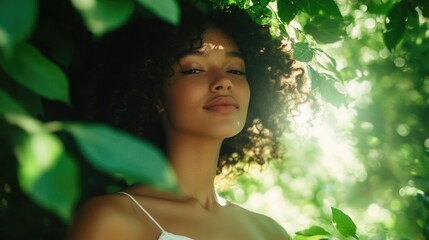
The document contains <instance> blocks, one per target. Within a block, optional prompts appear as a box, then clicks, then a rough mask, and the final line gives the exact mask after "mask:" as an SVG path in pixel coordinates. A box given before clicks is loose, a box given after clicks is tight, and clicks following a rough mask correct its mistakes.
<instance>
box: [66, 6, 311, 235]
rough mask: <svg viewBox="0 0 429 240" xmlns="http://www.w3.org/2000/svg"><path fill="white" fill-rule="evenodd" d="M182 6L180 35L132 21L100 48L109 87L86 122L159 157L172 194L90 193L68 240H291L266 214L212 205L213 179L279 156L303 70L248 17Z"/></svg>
mask: <svg viewBox="0 0 429 240" xmlns="http://www.w3.org/2000/svg"><path fill="white" fill-rule="evenodd" d="M182 9H183V13H182V15H183V17H182V21H181V26H180V27H179V28H174V27H172V26H170V25H168V24H166V23H162V22H158V21H156V20H147V19H145V20H141V19H140V20H139V19H135V20H133V21H132V22H131V23H130V24H128V25H127V27H125V28H124V29H122V30H121V31H120V32H118V33H117V34H116V35H115V34H114V35H112V36H110V38H109V39H106V40H105V45H103V49H107V51H103V52H105V53H106V52H107V53H106V55H101V58H103V59H108V60H109V61H108V62H109V64H112V65H111V66H108V65H106V64H103V65H102V69H103V70H102V71H101V72H102V73H100V74H97V78H98V79H102V80H101V81H103V82H105V83H106V82H108V81H107V80H108V79H110V80H111V79H116V80H117V81H116V83H115V84H114V86H113V89H115V93H114V94H112V97H110V99H111V104H105V106H108V107H106V108H104V109H99V106H97V108H98V109H99V113H98V115H97V116H99V117H96V118H95V119H97V120H103V121H106V122H109V123H111V124H112V125H114V126H116V127H118V128H121V129H123V130H125V131H129V132H131V133H133V134H135V135H137V136H140V137H142V138H145V139H147V140H149V141H151V142H152V143H154V144H155V145H157V146H159V147H160V148H161V149H163V150H164V152H165V154H166V156H167V159H168V161H169V163H170V164H171V166H172V168H173V170H174V172H175V174H176V176H177V183H178V186H179V189H180V194H179V195H177V194H174V193H169V192H162V191H158V190H156V189H152V188H150V187H147V186H144V185H135V186H132V187H130V188H128V189H125V190H124V191H123V192H120V193H116V194H110V195H104V196H100V197H95V198H93V199H91V200H89V201H88V202H86V203H85V204H84V205H83V206H82V207H81V208H80V211H79V213H78V214H77V215H76V218H75V221H74V223H73V226H72V229H71V231H70V236H69V238H70V239H80V240H85V239H122V240H123V239H140V240H142V239H154V240H155V239H160V240H161V239H163V240H166V239H270V240H273V239H288V235H287V233H286V231H285V230H284V229H283V228H282V227H281V226H280V225H279V224H278V223H276V222H275V221H274V220H272V219H271V218H269V217H267V216H264V215H261V214H258V213H254V212H251V211H249V210H247V209H245V208H243V207H240V206H238V205H236V204H233V203H230V202H228V201H226V200H224V199H222V198H220V197H219V196H218V195H217V194H216V191H215V186H214V179H215V176H216V175H217V174H221V173H222V172H228V173H229V172H242V171H244V169H245V168H246V167H247V166H248V165H249V164H253V163H257V164H260V165H263V164H264V163H265V162H266V161H267V160H269V159H277V158H281V147H280V146H279V144H278V139H279V137H280V134H281V133H282V132H283V131H284V129H285V122H286V116H287V114H288V112H289V111H290V106H291V104H293V103H296V102H297V101H302V100H303V98H305V93H303V92H302V90H303V88H304V81H303V79H302V78H301V77H300V76H301V74H302V73H301V72H300V71H298V70H296V69H293V68H292V63H293V61H292V60H291V59H290V56H289V55H288V54H287V53H286V52H285V51H283V49H282V48H281V44H280V43H281V42H280V41H279V40H274V39H271V37H270V33H269V29H268V28H266V27H264V26H259V25H257V24H255V23H254V22H253V21H252V19H251V18H250V17H249V16H248V15H247V13H246V12H244V11H242V10H239V9H237V8H235V7H228V8H227V9H222V10H216V11H214V12H212V13H211V14H202V13H200V12H199V11H197V10H194V9H191V8H185V7H183V8H182ZM112 46H120V47H116V48H112ZM127 49H128V50H127ZM109 70H110V71H109ZM294 70H296V71H294ZM295 72H298V74H294V73H295ZM130 73H131V74H130ZM102 74H104V75H102ZM110 87H112V86H110ZM121 96H123V97H121ZM118 99H120V100H118ZM279 104H282V105H279ZM280 106H281V107H280ZM112 107H113V108H114V109H117V110H116V111H115V112H113V114H110V113H111V112H110V111H109V109H112Z"/></svg>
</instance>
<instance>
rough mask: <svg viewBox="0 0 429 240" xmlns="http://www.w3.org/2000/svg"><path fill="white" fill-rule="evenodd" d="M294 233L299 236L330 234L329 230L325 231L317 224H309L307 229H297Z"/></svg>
mask: <svg viewBox="0 0 429 240" xmlns="http://www.w3.org/2000/svg"><path fill="white" fill-rule="evenodd" d="M296 235H301V236H326V235H331V234H330V233H329V232H327V231H326V230H325V229H323V228H322V227H319V226H311V227H310V228H308V229H305V230H303V231H299V232H297V233H296Z"/></svg>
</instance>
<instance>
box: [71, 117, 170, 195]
mask: <svg viewBox="0 0 429 240" xmlns="http://www.w3.org/2000/svg"><path fill="white" fill-rule="evenodd" d="M66 130H67V131H69V132H70V133H71V134H72V135H73V136H74V138H75V139H76V141H77V143H78V145H79V147H80V149H81V151H82V153H83V154H84V155H85V157H86V158H87V160H88V161H89V162H90V163H91V164H93V165H94V166H95V167H96V168H98V169H99V170H102V171H105V172H108V173H110V174H114V175H119V176H120V177H124V178H126V179H127V180H130V181H134V182H143V183H147V184H149V185H150V186H153V187H156V188H161V189H168V190H176V185H175V184H176V183H175V177H174V173H173V171H172V169H171V168H170V167H169V165H168V163H167V161H166V160H165V158H164V156H163V154H162V153H161V152H160V151H159V150H158V149H157V148H156V147H154V146H152V145H151V144H149V143H147V142H144V141H142V140H140V139H137V138H135V137H133V136H131V135H129V134H127V133H124V132H120V131H118V130H115V129H112V128H109V127H107V126H104V125H97V124H87V125H84V124H69V125H66Z"/></svg>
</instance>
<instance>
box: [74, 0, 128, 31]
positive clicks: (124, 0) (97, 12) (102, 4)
mask: <svg viewBox="0 0 429 240" xmlns="http://www.w3.org/2000/svg"><path fill="white" fill-rule="evenodd" d="M71 2H72V4H73V6H74V7H75V8H76V9H77V10H78V11H79V12H80V14H81V16H82V18H83V21H84V22H85V25H86V27H87V28H88V29H89V30H90V31H91V32H92V33H93V34H94V35H96V36H101V35H103V34H105V33H107V32H109V31H112V30H115V29H117V28H119V27H121V26H122V25H123V24H125V22H126V21H127V20H128V18H129V17H130V16H131V14H132V12H133V11H134V4H133V1H132V0H91V1H88V0H71Z"/></svg>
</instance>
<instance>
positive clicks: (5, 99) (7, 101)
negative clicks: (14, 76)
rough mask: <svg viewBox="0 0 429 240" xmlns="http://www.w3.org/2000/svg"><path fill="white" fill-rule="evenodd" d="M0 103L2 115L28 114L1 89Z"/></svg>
mask: <svg viewBox="0 0 429 240" xmlns="http://www.w3.org/2000/svg"><path fill="white" fill-rule="evenodd" d="M0 102H1V104H0V115H3V114H6V113H14V114H27V113H26V112H25V110H24V108H23V107H21V105H20V104H19V103H17V102H16V101H15V100H14V99H13V98H12V97H11V96H10V95H9V93H7V92H5V91H3V90H2V89H0Z"/></svg>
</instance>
